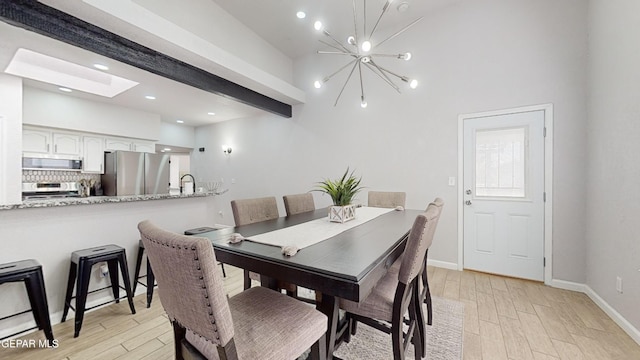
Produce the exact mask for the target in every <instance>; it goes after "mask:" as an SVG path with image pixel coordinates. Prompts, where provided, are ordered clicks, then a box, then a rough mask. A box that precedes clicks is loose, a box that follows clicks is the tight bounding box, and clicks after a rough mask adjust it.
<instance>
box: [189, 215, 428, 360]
mask: <svg viewBox="0 0 640 360" xmlns="http://www.w3.org/2000/svg"><path fill="white" fill-rule="evenodd" d="M420 213H421V211H420V210H404V211H390V212H388V213H385V214H383V215H380V216H378V217H376V218H374V219H372V220H370V221H367V222H365V223H363V224H360V225H357V226H355V227H353V228H351V229H348V230H346V231H344V232H342V233H340V234H338V235H336V236H333V237H331V238H329V239H327V240H324V241H321V242H319V243H316V244H314V245H311V246H308V247H306V248H303V249H301V250H300V251H298V253H297V254H295V255H294V256H285V255H283V254H282V250H281V248H280V247H277V246H271V245H265V244H261V243H257V242H252V241H248V240H245V241H241V242H239V243H235V244H233V243H229V238H230V236H231V234H233V233H239V234H241V235H242V236H243V237H245V238H248V237H250V236H253V235H258V234H263V233H267V232H271V231H274V230H278V229H283V228H286V227H289V226H294V225H297V224H301V223H304V222H308V221H312V220H315V219H319V218H322V217H326V216H327V209H319V210H316V211H312V212H308V213H302V214H297V215H291V216H286V217H280V218H278V219H274V220H268V221H263V222H259V223H254V224H250V225H243V226H236V227H231V228H225V229H218V230H215V231H211V232H205V233H202V234H198V235H197V236H201V237H206V238H208V239H210V240H211V242H212V243H213V247H214V250H215V253H216V258H217V260H218V261H221V262H223V263H225V264H230V265H233V266H235V267H239V268H242V269H245V270H249V271H253V272H256V273H259V274H260V275H261V284H262V285H263V286H269V287H272V288H275V287H276V284H277V280H281V281H285V282H288V283H293V284H296V285H298V286H302V287H305V288H309V289H312V290H315V291H316V298H317V299H318V300H320V301H319V302H318V303H317V309H318V310H319V311H321V312H323V313H324V314H325V315H327V318H328V328H327V357H328V358H329V359H331V358H332V356H333V355H332V354H333V350H334V344H335V340H336V339H335V334H336V329H337V327H338V305H339V304H338V303H339V302H338V298H344V299H348V300H352V301H361V300H363V299H365V298H366V297H367V296H368V295H369V294H370V293H371V291H372V289H373V287H374V286H375V285H376V283H377V282H378V281H379V280H380V279H381V278H382V277H383V276H384V275H385V273H386V272H387V269H388V268H389V267H390V266H391V265H392V264H393V262H394V261H395V260H396V259H397V258H398V257H399V256H400V255H401V254H402V251H403V250H404V246H405V243H406V239H407V235H408V233H409V230H410V229H411V226H412V225H413V221H414V220H415V218H416V216H417V215H418V214H420ZM356 216H357V210H356ZM336 226H342V225H341V224H336Z"/></svg>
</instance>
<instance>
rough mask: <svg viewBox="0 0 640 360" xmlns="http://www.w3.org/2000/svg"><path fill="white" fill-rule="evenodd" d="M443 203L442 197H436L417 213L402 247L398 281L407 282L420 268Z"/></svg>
mask: <svg viewBox="0 0 640 360" xmlns="http://www.w3.org/2000/svg"><path fill="white" fill-rule="evenodd" d="M443 205H444V202H443V201H442V199H440V198H436V199H435V200H434V201H433V202H432V203H430V204H429V206H428V207H427V210H426V211H425V212H424V213H422V214H420V215H418V216H417V217H416V220H415V221H414V222H413V227H411V231H410V232H409V239H408V240H407V245H406V247H405V248H404V255H403V257H402V264H401V265H400V271H399V272H398V281H400V282H402V283H404V284H409V283H410V282H411V281H412V280H413V279H415V277H416V276H418V274H419V273H420V270H422V265H423V264H424V257H425V256H426V253H427V249H428V248H429V247H430V246H431V243H432V242H433V234H434V233H435V231H436V225H437V224H438V219H440V213H441V212H442V206H443Z"/></svg>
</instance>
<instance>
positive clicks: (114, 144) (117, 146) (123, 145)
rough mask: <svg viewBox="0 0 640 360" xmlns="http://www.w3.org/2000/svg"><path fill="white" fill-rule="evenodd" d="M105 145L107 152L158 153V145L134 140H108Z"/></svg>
mask: <svg viewBox="0 0 640 360" xmlns="http://www.w3.org/2000/svg"><path fill="white" fill-rule="evenodd" d="M105 144H106V145H105V150H106V151H116V150H124V151H136V152H147V153H155V152H156V145H155V143H154V142H153V141H144V140H134V139H126V138H107V140H106V141H105Z"/></svg>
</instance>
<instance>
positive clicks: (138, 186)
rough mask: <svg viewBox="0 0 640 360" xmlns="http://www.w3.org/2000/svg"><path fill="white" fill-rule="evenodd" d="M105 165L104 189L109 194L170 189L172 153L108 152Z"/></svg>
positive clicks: (152, 192)
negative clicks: (170, 156) (170, 157)
mask: <svg viewBox="0 0 640 360" xmlns="http://www.w3.org/2000/svg"><path fill="white" fill-rule="evenodd" d="M104 166H105V171H104V175H102V189H103V190H104V194H105V195H106V196H122V195H156V194H168V193H169V155H165V154H149V153H139V152H133V151H113V152H106V153H105V154H104Z"/></svg>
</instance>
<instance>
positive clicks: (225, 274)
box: [220, 263, 227, 278]
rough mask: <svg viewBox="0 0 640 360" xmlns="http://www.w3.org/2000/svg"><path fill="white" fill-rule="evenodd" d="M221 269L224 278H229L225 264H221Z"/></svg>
mask: <svg viewBox="0 0 640 360" xmlns="http://www.w3.org/2000/svg"><path fill="white" fill-rule="evenodd" d="M220 267H221V268H222V277H225V278H226V277H227V272H226V271H224V263H220Z"/></svg>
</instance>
